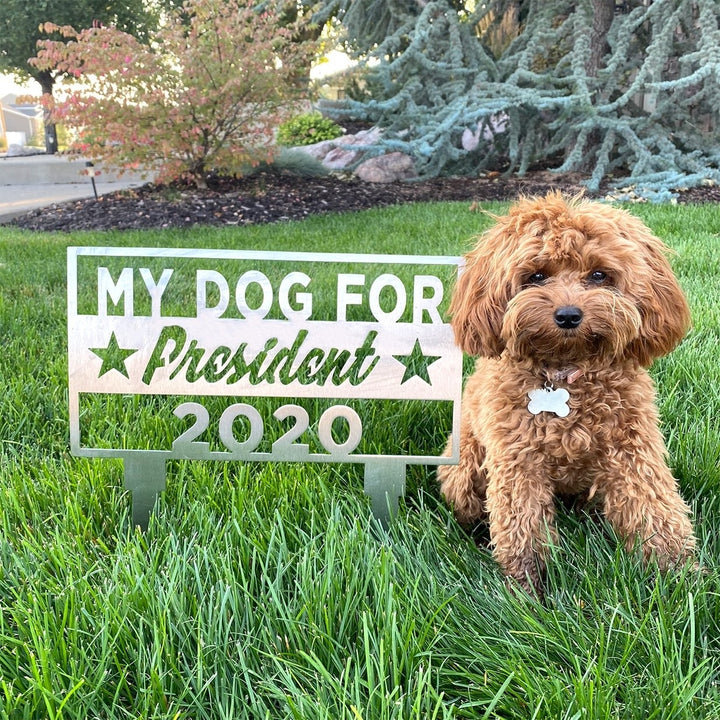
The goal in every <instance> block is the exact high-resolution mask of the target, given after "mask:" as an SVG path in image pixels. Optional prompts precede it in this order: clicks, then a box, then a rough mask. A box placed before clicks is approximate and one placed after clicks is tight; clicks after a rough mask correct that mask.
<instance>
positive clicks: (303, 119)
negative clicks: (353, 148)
mask: <svg viewBox="0 0 720 720" xmlns="http://www.w3.org/2000/svg"><path fill="white" fill-rule="evenodd" d="M342 134H343V129H342V128H341V127H340V126H339V125H338V124H337V123H336V122H334V121H333V120H331V119H330V118H326V117H323V116H322V115H321V114H320V113H318V112H314V113H304V114H303V115H297V116H296V117H294V118H290V119H289V120H286V121H285V122H284V123H282V124H281V125H280V127H279V128H278V135H277V141H278V143H279V144H280V145H291V146H293V145H312V144H313V143H316V142H321V141H323V140H334V139H335V138H336V137H340V135H342Z"/></svg>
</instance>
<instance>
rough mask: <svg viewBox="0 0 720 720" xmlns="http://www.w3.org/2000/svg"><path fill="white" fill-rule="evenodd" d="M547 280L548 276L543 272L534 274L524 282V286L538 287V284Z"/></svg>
mask: <svg viewBox="0 0 720 720" xmlns="http://www.w3.org/2000/svg"><path fill="white" fill-rule="evenodd" d="M547 279H548V276H547V275H546V274H545V273H544V272H534V273H533V274H532V275H530V276H529V277H528V279H527V280H526V281H525V284H526V285H540V283H542V282H545V280H547Z"/></svg>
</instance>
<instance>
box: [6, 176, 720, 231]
mask: <svg viewBox="0 0 720 720" xmlns="http://www.w3.org/2000/svg"><path fill="white" fill-rule="evenodd" d="M581 180H582V178H581V177H580V176H573V175H556V174H553V173H551V172H547V171H542V170H540V171H535V172H530V173H528V174H527V175H525V176H524V177H522V178H518V177H503V176H501V175H499V174H497V173H488V174H487V175H484V176H482V177H477V178H466V177H463V178H436V179H433V180H427V181H422V182H394V183H389V184H372V183H365V182H362V181H361V180H358V179H356V178H351V179H345V178H341V177H338V176H335V175H328V176H324V177H313V178H306V177H298V176H296V175H291V174H287V173H276V172H272V171H270V172H261V173H258V174H255V175H252V176H250V177H245V178H239V179H219V180H215V181H211V183H210V187H209V189H207V190H198V189H196V188H195V187H192V186H189V185H173V186H169V187H157V186H155V185H152V184H148V185H145V186H143V187H140V188H137V189H135V190H123V191H119V192H116V193H110V194H107V195H103V196H101V198H100V200H95V199H94V198H91V199H87V200H78V201H72V202H66V203H61V204H57V205H51V206H49V207H45V208H42V209H40V210H33V211H31V212H29V213H27V214H26V215H23V216H21V217H19V218H16V219H15V220H14V221H13V222H12V224H13V225H14V226H16V227H20V228H25V229H28V230H35V231H61V232H74V231H77V230H130V229H157V228H180V227H192V226H194V225H215V226H223V225H247V224H257V223H268V222H277V221H283V220H300V219H303V218H306V217H308V216H310V215H318V214H322V213H328V212H349V211H355V210H365V209H367V208H372V207H386V206H389V205H396V204H399V203H409V202H424V201H440V200H443V201H453V200H454V201H464V202H469V203H483V202H487V201H491V200H512V199H514V198H516V197H517V196H518V195H520V194H523V195H530V196H533V195H544V194H546V193H547V192H548V191H550V190H561V191H563V192H565V193H571V194H574V193H577V192H580V191H581V190H582V185H581ZM588 195H590V194H589V193H588ZM678 202H682V203H703V202H720V188H718V187H713V186H707V187H706V186H703V187H700V188H694V189H692V190H688V191H685V192H683V193H682V194H681V195H680V198H679V200H678Z"/></svg>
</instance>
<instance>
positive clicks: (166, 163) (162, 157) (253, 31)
mask: <svg viewBox="0 0 720 720" xmlns="http://www.w3.org/2000/svg"><path fill="white" fill-rule="evenodd" d="M302 22H303V21H302V19H301V20H298V21H297V22H296V23H293V24H290V23H285V24H283V22H282V19H281V17H280V15H279V14H278V12H276V11H275V10H273V9H272V8H271V7H270V6H268V7H266V8H265V9H264V10H262V11H261V10H258V9H257V6H256V3H254V1H253V0H237V1H236V2H226V1H224V0H187V2H185V4H184V5H183V6H182V8H180V9H178V10H176V11H174V12H172V13H170V15H169V17H168V19H167V22H165V23H164V24H163V25H162V26H161V27H160V29H159V30H158V31H157V33H156V34H155V36H154V37H153V38H151V39H150V41H149V42H148V44H143V43H142V42H140V41H139V40H138V39H137V38H134V37H133V36H132V35H128V34H127V33H123V32H121V31H119V30H117V29H115V28H105V27H94V28H90V29H87V30H82V31H76V30H75V29H73V28H72V27H58V26H55V25H52V24H46V25H45V28H44V29H45V31H46V32H48V33H51V32H55V33H60V34H61V35H62V36H63V37H64V40H63V41H52V40H45V41H42V42H40V43H39V47H40V50H39V52H38V56H37V57H36V58H35V59H33V61H32V62H33V64H34V65H35V66H36V67H38V68H40V69H46V70H52V71H53V72H64V73H67V74H69V75H70V76H71V77H72V78H73V86H72V88H71V90H70V92H69V94H68V95H67V97H66V99H65V100H64V101H62V102H60V103H58V104H57V105H56V106H55V107H54V108H53V109H52V114H53V117H54V119H55V120H56V121H63V122H64V123H65V124H66V125H67V126H68V127H70V128H72V129H74V130H77V141H76V142H74V143H73V145H72V146H71V150H75V151H77V152H82V153H83V154H84V155H85V156H87V157H90V158H92V159H96V160H102V161H104V162H105V163H107V164H110V165H114V166H116V167H118V168H120V169H122V168H124V167H127V166H133V167H137V166H140V167H141V168H143V169H148V170H150V169H151V170H153V171H154V172H156V173H157V179H158V181H160V182H169V181H172V180H175V179H177V178H180V177H187V178H190V179H192V180H194V181H195V183H196V184H197V185H198V187H204V186H206V175H207V173H208V172H209V171H211V170H213V171H215V172H218V173H220V174H225V175H238V174H242V173H243V171H244V169H246V168H247V167H248V166H250V167H252V166H254V165H256V164H257V163H259V162H260V161H270V160H271V159H272V157H273V155H274V154H275V152H276V149H275V146H274V131H275V128H276V127H277V126H278V124H279V123H280V122H282V121H283V120H284V119H285V118H286V117H288V115H289V114H290V113H292V112H293V111H294V110H295V107H296V105H295V102H294V101H295V100H298V99H299V98H300V97H301V96H302V88H301V85H300V83H298V81H297V68H298V67H302V66H304V65H305V64H306V61H307V59H308V58H309V57H310V55H311V54H312V53H314V48H315V44H314V43H313V42H310V41H302V42H301V41H298V40H297V39H296V38H297V37H298V36H299V33H300V25H301V24H302Z"/></svg>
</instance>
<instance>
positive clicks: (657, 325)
mask: <svg viewBox="0 0 720 720" xmlns="http://www.w3.org/2000/svg"><path fill="white" fill-rule="evenodd" d="M632 230H633V233H632V235H631V237H634V239H635V240H636V241H637V242H638V243H639V244H640V246H641V248H642V249H643V253H644V254H643V260H644V262H645V266H646V267H645V268H644V269H643V271H642V272H640V273H639V276H638V277H635V278H634V284H633V286H632V287H631V288H630V291H629V292H630V294H631V295H634V296H635V298H636V302H637V307H638V310H639V311H640V316H641V319H642V321H641V327H640V335H639V337H638V338H637V339H636V340H635V341H633V342H632V343H631V344H630V346H629V348H628V353H629V354H630V356H632V357H635V358H636V359H637V360H638V362H640V363H641V364H642V365H644V366H649V365H650V364H651V363H652V361H653V360H654V359H655V358H659V357H662V356H663V355H667V354H668V353H669V352H670V351H671V350H673V348H675V346H676V345H677V344H678V343H679V342H680V341H681V340H682V339H683V337H684V336H685V333H686V332H687V331H688V329H689V327H690V308H689V307H688V303H687V300H686V299H685V295H684V294H683V291H682V289H681V288H680V285H679V284H678V281H677V279H676V278H675V275H674V273H673V271H672V268H671V267H670V263H669V262H668V259H667V254H668V252H669V250H668V248H667V247H666V246H665V244H664V243H663V242H662V241H661V240H659V239H658V238H656V237H655V236H654V235H652V234H651V233H650V232H649V230H648V229H647V228H646V227H645V226H644V225H643V224H642V223H641V222H640V221H639V220H638V221H637V226H636V227H634V228H632Z"/></svg>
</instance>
